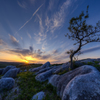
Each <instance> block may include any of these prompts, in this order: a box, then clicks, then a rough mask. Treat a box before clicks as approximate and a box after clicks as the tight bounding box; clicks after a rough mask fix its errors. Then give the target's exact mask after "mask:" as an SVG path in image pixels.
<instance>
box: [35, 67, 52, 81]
mask: <svg viewBox="0 0 100 100" xmlns="http://www.w3.org/2000/svg"><path fill="white" fill-rule="evenodd" d="M51 75H52V69H50V70H48V71H46V72H43V73H40V74H38V75H37V76H36V77H35V79H36V80H37V81H40V82H44V81H46V80H47V79H48V78H49V77H50V76H51Z"/></svg>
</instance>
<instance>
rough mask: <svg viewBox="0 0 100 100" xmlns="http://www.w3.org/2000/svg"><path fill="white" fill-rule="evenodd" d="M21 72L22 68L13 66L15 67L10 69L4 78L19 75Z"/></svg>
mask: <svg viewBox="0 0 100 100" xmlns="http://www.w3.org/2000/svg"><path fill="white" fill-rule="evenodd" d="M19 72H20V68H13V69H10V70H9V71H7V72H6V73H5V74H4V76H3V78H5V77H12V78H15V77H16V76H17V74H18V73H19Z"/></svg>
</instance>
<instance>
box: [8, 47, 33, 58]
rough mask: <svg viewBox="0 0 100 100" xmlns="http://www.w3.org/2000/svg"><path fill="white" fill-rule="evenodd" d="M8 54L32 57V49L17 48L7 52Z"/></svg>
mask: <svg viewBox="0 0 100 100" xmlns="http://www.w3.org/2000/svg"><path fill="white" fill-rule="evenodd" d="M9 52H10V53H15V54H18V55H20V56H21V55H22V56H29V55H33V48H32V47H31V46H30V47H29V49H21V48H17V49H14V50H9Z"/></svg>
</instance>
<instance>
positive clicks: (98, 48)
mask: <svg viewBox="0 0 100 100" xmlns="http://www.w3.org/2000/svg"><path fill="white" fill-rule="evenodd" d="M96 50H100V46H97V47H93V48H89V49H87V50H83V51H82V53H90V52H93V51H96Z"/></svg>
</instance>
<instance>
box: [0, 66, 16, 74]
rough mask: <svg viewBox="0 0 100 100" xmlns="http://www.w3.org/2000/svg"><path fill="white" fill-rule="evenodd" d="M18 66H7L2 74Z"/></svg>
mask: <svg viewBox="0 0 100 100" xmlns="http://www.w3.org/2000/svg"><path fill="white" fill-rule="evenodd" d="M13 68H16V66H7V67H6V68H4V70H3V72H2V75H4V74H5V73H6V72H7V71H8V70H10V69H13Z"/></svg>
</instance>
